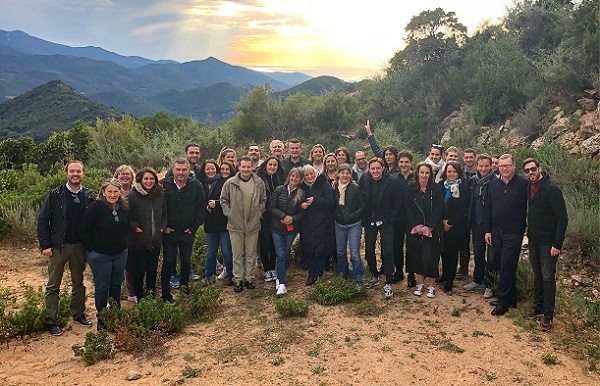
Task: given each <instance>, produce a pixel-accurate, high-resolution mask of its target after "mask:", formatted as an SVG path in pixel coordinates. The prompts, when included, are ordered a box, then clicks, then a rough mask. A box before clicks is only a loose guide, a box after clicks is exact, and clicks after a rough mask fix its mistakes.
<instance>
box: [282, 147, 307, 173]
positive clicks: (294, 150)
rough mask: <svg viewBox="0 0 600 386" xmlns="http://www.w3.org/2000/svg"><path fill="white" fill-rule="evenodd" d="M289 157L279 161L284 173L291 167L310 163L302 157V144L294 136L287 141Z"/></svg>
mask: <svg viewBox="0 0 600 386" xmlns="http://www.w3.org/2000/svg"><path fill="white" fill-rule="evenodd" d="M288 152H289V154H290V155H289V157H287V158H285V159H284V160H283V161H281V166H283V170H285V172H286V173H289V172H290V170H292V169H293V168H297V167H301V166H304V165H310V161H309V160H307V159H306V158H302V155H301V153H302V144H301V143H300V141H299V140H297V139H296V138H292V139H290V141H289V142H288Z"/></svg>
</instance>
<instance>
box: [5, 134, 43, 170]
mask: <svg viewBox="0 0 600 386" xmlns="http://www.w3.org/2000/svg"><path fill="white" fill-rule="evenodd" d="M34 148H35V143H34V141H33V138H31V137H20V138H18V139H13V138H8V139H5V140H4V141H2V142H0V168H5V169H12V168H20V167H21V165H23V164H24V163H29V162H31V161H32V150H33V149H34Z"/></svg>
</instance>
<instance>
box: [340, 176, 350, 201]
mask: <svg viewBox="0 0 600 386" xmlns="http://www.w3.org/2000/svg"><path fill="white" fill-rule="evenodd" d="M349 184H350V181H348V182H347V183H345V184H342V183H341V182H340V183H339V184H338V189H339V191H340V201H339V204H340V205H346V188H347V187H348V185H349Z"/></svg>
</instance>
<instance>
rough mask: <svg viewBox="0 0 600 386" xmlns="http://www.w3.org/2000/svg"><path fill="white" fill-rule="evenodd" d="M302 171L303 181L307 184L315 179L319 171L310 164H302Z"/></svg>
mask: <svg viewBox="0 0 600 386" xmlns="http://www.w3.org/2000/svg"><path fill="white" fill-rule="evenodd" d="M302 171H303V172H304V181H306V182H307V183H308V184H312V183H314V182H315V180H316V179H317V176H318V175H319V172H318V171H317V169H315V168H314V166H312V165H304V166H303V167H302Z"/></svg>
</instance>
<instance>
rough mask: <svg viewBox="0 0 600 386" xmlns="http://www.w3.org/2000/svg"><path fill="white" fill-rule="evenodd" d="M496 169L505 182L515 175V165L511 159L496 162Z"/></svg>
mask: <svg viewBox="0 0 600 386" xmlns="http://www.w3.org/2000/svg"><path fill="white" fill-rule="evenodd" d="M498 168H499V169H500V175H501V176H502V178H503V179H504V180H505V181H506V180H508V179H510V178H512V176H513V175H514V174H515V169H516V167H515V164H514V162H513V160H511V159H501V160H498Z"/></svg>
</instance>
